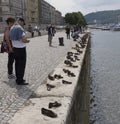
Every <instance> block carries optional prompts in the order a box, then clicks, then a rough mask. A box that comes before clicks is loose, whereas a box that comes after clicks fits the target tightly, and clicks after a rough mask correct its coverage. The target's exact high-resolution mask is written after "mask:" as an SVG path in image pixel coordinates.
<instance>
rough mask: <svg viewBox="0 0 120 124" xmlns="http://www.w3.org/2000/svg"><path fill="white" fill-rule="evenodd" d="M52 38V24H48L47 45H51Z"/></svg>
mask: <svg viewBox="0 0 120 124" xmlns="http://www.w3.org/2000/svg"><path fill="white" fill-rule="evenodd" d="M52 38H53V27H52V25H50V26H49V27H48V42H49V46H51V45H52Z"/></svg>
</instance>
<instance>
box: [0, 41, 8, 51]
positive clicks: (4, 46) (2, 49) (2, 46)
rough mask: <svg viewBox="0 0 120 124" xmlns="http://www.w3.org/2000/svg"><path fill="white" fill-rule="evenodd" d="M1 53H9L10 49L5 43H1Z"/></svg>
mask: <svg viewBox="0 0 120 124" xmlns="http://www.w3.org/2000/svg"><path fill="white" fill-rule="evenodd" d="M0 52H1V53H4V52H8V47H7V44H6V42H5V41H2V43H1V51H0Z"/></svg>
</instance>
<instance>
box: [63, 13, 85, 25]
mask: <svg viewBox="0 0 120 124" xmlns="http://www.w3.org/2000/svg"><path fill="white" fill-rule="evenodd" d="M65 22H66V23H67V24H70V25H77V24H80V25H86V24H87V23H86V20H85V18H84V16H83V15H82V13H81V12H72V13H67V14H66V15H65Z"/></svg>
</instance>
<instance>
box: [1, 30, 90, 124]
mask: <svg viewBox="0 0 120 124" xmlns="http://www.w3.org/2000/svg"><path fill="white" fill-rule="evenodd" d="M83 35H84V34H82V35H81V37H82V36H83ZM59 37H64V44H65V45H64V46H59V43H58V38H59ZM88 39H89V37H88V38H87V42H86V43H85V47H84V48H80V47H81V45H80V44H79V43H77V41H73V40H72V39H71V40H67V39H66V36H65V33H63V32H59V33H57V34H56V36H55V37H54V39H53V47H49V45H48V42H47V36H42V37H36V38H32V39H30V40H31V43H30V44H28V47H27V50H28V60H27V67H26V75H25V78H26V80H27V82H29V84H30V85H29V86H26V87H25V86H17V85H16V84H15V81H14V80H8V79H7V77H6V75H7V74H6V64H7V63H6V62H7V55H6V54H0V56H1V57H2V61H1V60H0V63H1V68H2V72H1V78H0V83H1V85H2V86H3V88H2V92H1V94H0V95H1V98H2V99H1V101H0V102H1V106H2V109H1V114H2V115H3V116H2V118H1V124H4V122H8V121H9V124H20V123H22V124H26V123H29V124H34V123H35V124H37V123H42V124H51V123H57V124H65V123H66V124H68V123H69V124H70V122H71V124H73V123H74V124H75V123H76V124H77V122H78V121H82V122H83V121H85V120H87V121H86V122H85V124H87V123H88V121H89V119H88V103H89V102H88V101H89V100H88V99H89V97H88V89H89V88H88V84H89V78H88V77H89V69H88V68H89V67H88V65H89V57H88V56H89V54H88V53H89V52H87V51H88V49H89V44H88V43H89V42H88ZM79 40H80V39H79ZM76 44H77V45H76ZM76 47H77V48H78V49H79V50H80V51H79V50H76ZM68 51H69V52H70V53H71V52H72V53H73V55H74V56H77V57H76V61H75V62H72V63H73V64H72V66H70V65H69V66H68V65H66V64H65V63H64V61H65V60H66V55H67V53H68ZM73 55H72V56H73ZM3 63H4V64H3ZM63 69H65V70H69V71H70V72H71V73H73V74H74V75H75V76H71V75H70V74H69V75H68V74H67V73H65V72H64V71H63ZM86 73H87V75H86ZM48 74H50V75H51V76H52V77H54V76H55V74H57V75H61V76H62V77H63V78H61V79H55V80H54V81H52V80H50V79H48ZM66 81H67V82H66ZM85 82H86V83H85ZM47 84H49V85H53V86H54V88H51V89H50V91H49V90H48V88H50V87H47V86H48V85H47ZM85 84H86V85H85ZM86 86H87V88H86ZM83 91H84V93H83ZM82 94H83V95H82ZM82 96H85V97H82ZM3 97H4V98H3ZM82 98H84V99H82ZM78 99H79V100H78ZM2 100H3V102H2ZM55 101H57V102H59V103H60V104H61V106H60V107H56V108H52V109H49V108H48V104H49V103H50V102H55ZM83 101H84V102H83ZM3 103H6V104H3ZM4 105H6V106H4ZM41 108H45V109H48V110H51V111H53V112H54V113H56V114H57V118H50V117H48V116H46V115H43V114H42V113H41ZM18 110H19V111H18ZM79 110H80V111H79ZM74 114H75V115H76V117H75V118H74V117H73V115H74ZM81 115H82V116H83V115H86V116H84V117H86V118H87V119H86V118H85V119H81V118H82V117H81ZM12 116H13V117H12ZM70 120H71V121H70Z"/></svg>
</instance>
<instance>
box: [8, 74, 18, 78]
mask: <svg viewBox="0 0 120 124" xmlns="http://www.w3.org/2000/svg"><path fill="white" fill-rule="evenodd" d="M8 78H9V79H15V78H16V76H15V75H14V74H8Z"/></svg>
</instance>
